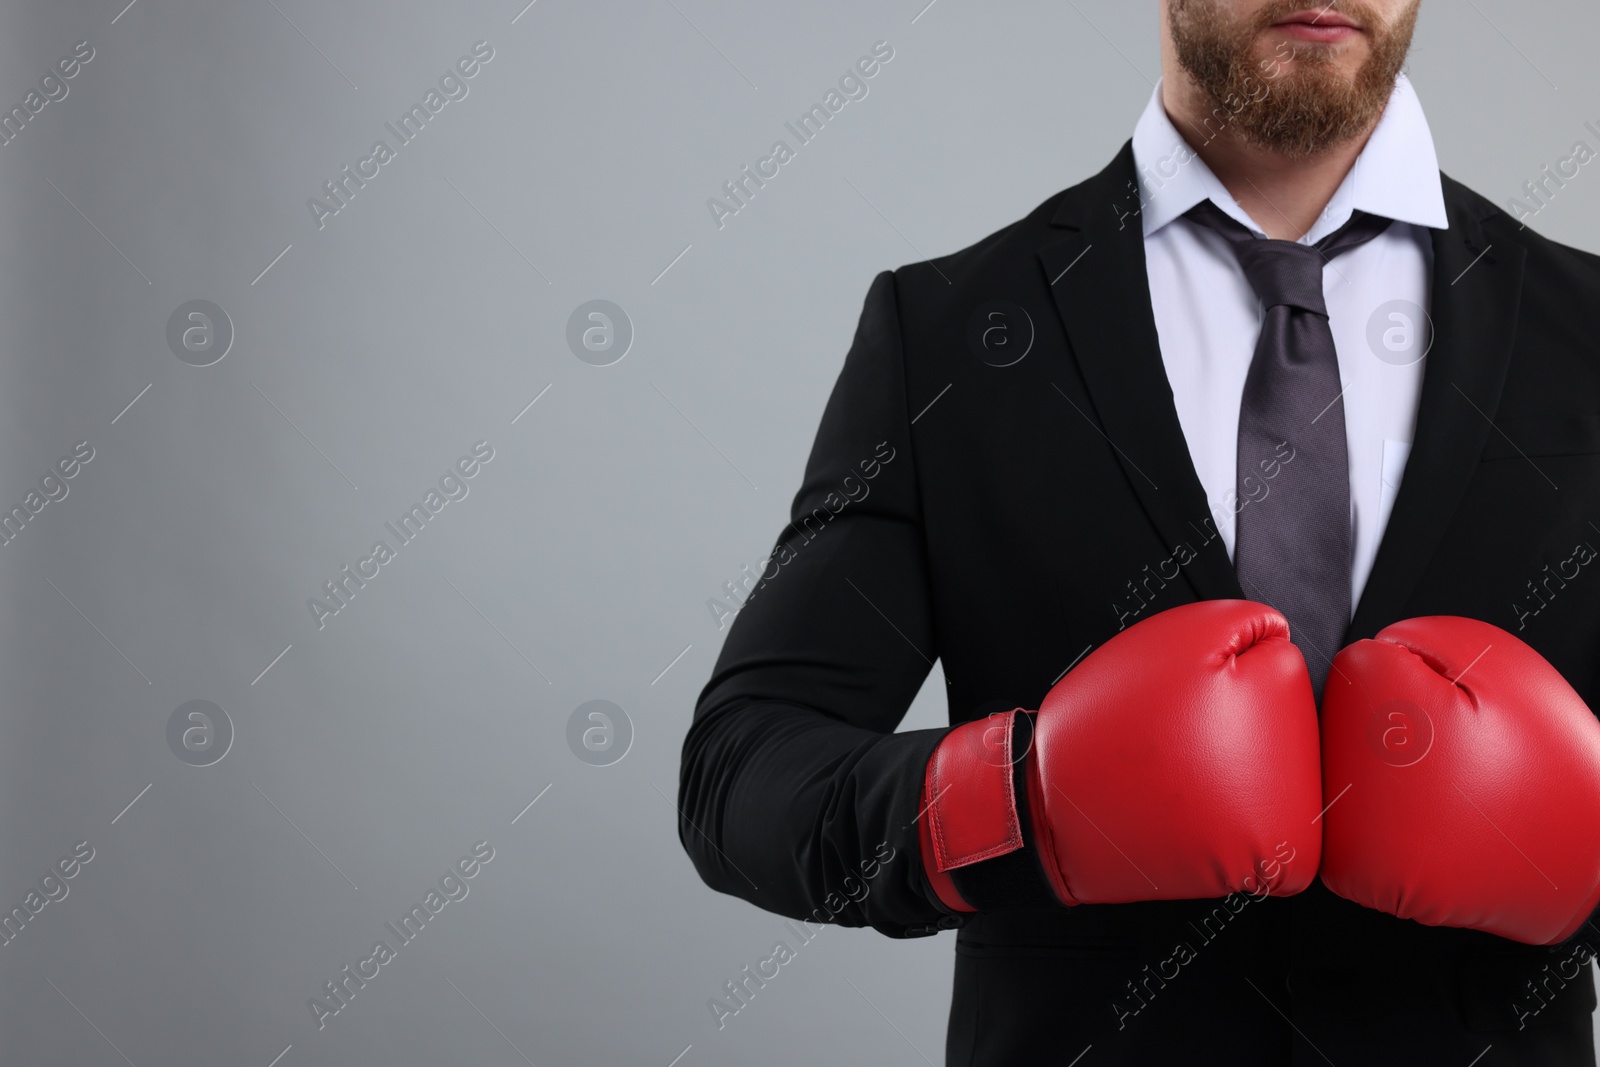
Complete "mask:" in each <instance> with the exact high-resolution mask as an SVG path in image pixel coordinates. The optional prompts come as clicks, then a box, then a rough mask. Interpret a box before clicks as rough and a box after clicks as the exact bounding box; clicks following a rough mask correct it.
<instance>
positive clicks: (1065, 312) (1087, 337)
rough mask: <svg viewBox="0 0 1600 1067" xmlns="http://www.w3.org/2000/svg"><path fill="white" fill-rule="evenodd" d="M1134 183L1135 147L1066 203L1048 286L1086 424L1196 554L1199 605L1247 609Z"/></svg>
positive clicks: (1150, 509) (1156, 516)
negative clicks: (1181, 402) (1158, 305)
mask: <svg viewBox="0 0 1600 1067" xmlns="http://www.w3.org/2000/svg"><path fill="white" fill-rule="evenodd" d="M1134 177H1135V171H1134V161H1133V142H1132V141H1131V140H1130V141H1128V142H1127V143H1125V144H1124V145H1123V147H1122V151H1121V152H1119V153H1118V154H1117V157H1116V158H1115V159H1114V160H1112V162H1111V164H1110V165H1109V166H1107V167H1106V169H1105V170H1103V171H1101V172H1100V173H1099V174H1097V175H1095V176H1094V177H1093V178H1090V179H1089V180H1087V181H1085V182H1083V183H1081V184H1080V185H1078V186H1076V187H1074V188H1073V189H1070V190H1068V191H1067V193H1066V194H1065V195H1064V196H1063V197H1062V199H1061V203H1060V205H1059V206H1058V208H1057V210H1056V213H1055V216H1054V217H1053V218H1052V220H1051V225H1052V227H1055V228H1058V229H1060V230H1061V231H1062V237H1061V239H1060V240H1059V241H1056V242H1054V243H1051V244H1047V245H1046V246H1045V247H1043V248H1042V249H1040V252H1039V259H1040V262H1041V263H1042V264H1043V266H1044V269H1045V284H1046V285H1048V286H1049V288H1050V293H1051V296H1052V297H1053V299H1054V300H1055V304H1056V308H1057V310H1058V311H1059V312H1060V314H1061V320H1062V325H1063V327H1064V328H1065V330H1066V334H1067V338H1068V341H1069V343H1070V346H1071V348H1072V354H1073V356H1074V357H1076V359H1077V364H1078V369H1079V371H1080V372H1081V373H1082V375H1083V380H1084V383H1085V384H1086V386H1087V388H1088V392H1089V400H1090V404H1091V406H1092V410H1091V411H1084V412H1082V416H1084V417H1089V418H1095V417H1098V422H1099V429H1100V430H1101V432H1102V433H1103V434H1104V435H1105V437H1106V439H1107V440H1108V441H1109V442H1110V443H1111V445H1112V447H1113V449H1114V450H1115V451H1116V454H1117V457H1118V461H1119V462H1120V464H1121V465H1122V470H1123V473H1124V475H1125V476H1126V477H1127V479H1128V482H1129V484H1130V485H1131V486H1132V488H1133V491H1134V492H1135V494H1137V496H1138V498H1139V502H1140V504H1141V505H1142V507H1143V509H1144V512H1145V515H1146V516H1147V517H1148V519H1149V520H1150V522H1151V523H1152V524H1153V525H1154V526H1155V528H1156V530H1157V531H1158V532H1159V533H1160V535H1161V539H1162V541H1163V542H1164V543H1165V545H1166V546H1167V547H1168V548H1169V549H1175V548H1176V547H1177V546H1178V545H1179V544H1180V543H1186V544H1188V545H1189V546H1191V547H1192V548H1194V549H1195V550H1196V552H1197V555H1196V557H1195V558H1194V559H1193V560H1192V561H1191V562H1190V563H1188V564H1187V565H1186V566H1184V567H1183V568H1182V570H1183V574H1184V575H1185V576H1186V578H1187V579H1188V582H1189V584H1190V586H1191V587H1192V588H1193V589H1194V593H1195V596H1196V598H1197V599H1200V600H1228V599H1242V598H1243V596H1244V593H1243V592H1242V590H1241V589H1240V588H1239V583H1238V579H1237V578H1235V576H1234V573H1233V564H1232V563H1231V562H1230V561H1229V559H1228V551H1227V547H1226V546H1225V545H1224V544H1223V542H1222V538H1221V537H1220V536H1218V535H1217V534H1216V529H1215V523H1214V520H1211V509H1210V507H1209V506H1208V505H1207V503H1206V497H1205V490H1204V488H1203V487H1202V486H1201V484H1200V478H1199V475H1198V474H1196V473H1195V469H1194V463H1193V461H1192V460H1191V459H1190V456H1189V445H1188V442H1187V441H1186V440H1185V439H1184V436H1183V426H1182V424H1181V423H1180V422H1179V421H1178V411H1177V408H1176V407H1175V406H1174V405H1173V402H1172V388H1171V386H1170V385H1169V384H1168V381H1167V371H1166V367H1165V365H1164V364H1163V362H1162V359H1161V349H1160V341H1159V338H1158V336H1157V334H1156V324H1155V314H1154V312H1153V311H1152V309H1151V304H1150V283H1149V278H1148V275H1147V274H1146V271H1145V256H1144V234H1143V230H1142V228H1141V224H1140V218H1139V214H1138V211H1137V209H1138V195H1137V193H1135V192H1134V191H1133V189H1134V188H1135V187H1134V185H1133V184H1132V183H1133V182H1134ZM1063 408H1064V411H1063V415H1062V417H1063V418H1066V419H1077V418H1079V417H1080V415H1079V414H1078V413H1075V412H1073V411H1071V410H1070V409H1067V408H1066V405H1065V402H1064V403H1063ZM1407 481H1409V479H1407ZM1208 523H1210V524H1209V525H1208Z"/></svg>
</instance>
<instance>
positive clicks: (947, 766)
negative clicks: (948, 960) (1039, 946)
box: [919, 708, 1062, 912]
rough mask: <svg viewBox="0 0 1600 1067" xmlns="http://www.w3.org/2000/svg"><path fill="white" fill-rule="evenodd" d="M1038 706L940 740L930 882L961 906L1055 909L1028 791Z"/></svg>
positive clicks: (931, 798)
mask: <svg viewBox="0 0 1600 1067" xmlns="http://www.w3.org/2000/svg"><path fill="white" fill-rule="evenodd" d="M1034 714H1035V713H1033V712H1028V711H1024V710H1023V709H1021V708H1014V709H1012V710H1011V711H1007V712H1001V713H998V714H995V715H991V716H988V717H987V718H985V719H979V720H975V721H973V722H969V723H963V724H962V725H961V726H958V727H956V728H955V729H954V730H952V731H951V733H950V734H949V735H947V736H946V737H945V739H944V740H943V741H941V742H940V744H939V747H938V748H936V749H935V750H934V753H933V756H932V757H931V758H930V759H929V761H928V769H927V772H926V774H925V776H924V780H923V809H924V815H923V818H922V820H921V827H920V828H919V829H920V833H921V841H922V849H923V866H924V871H925V872H926V874H927V876H928V882H929V885H930V886H931V887H932V888H933V890H934V891H935V893H936V894H937V895H938V897H939V899H940V900H941V901H942V902H943V903H944V904H945V905H946V906H947V907H949V908H951V909H952V910H954V911H962V912H971V911H1002V910H1005V911H1010V910H1019V909H1021V910H1037V909H1053V908H1057V907H1060V906H1061V903H1062V901H1061V899H1060V898H1059V897H1058V895H1057V894H1056V893H1055V892H1053V891H1052V889H1051V886H1050V882H1049V881H1048V880H1047V879H1046V876H1045V872H1044V868H1043V867H1042V866H1041V864H1040V862H1039V853H1038V850H1037V849H1036V848H1035V847H1034V845H1033V830H1034V826H1033V820H1032V818H1031V816H1030V807H1031V805H1030V804H1029V801H1028V798H1027V788H1028V775H1027V767H1028V762H1029V751H1030V749H1031V747H1032V741H1033V726H1034Z"/></svg>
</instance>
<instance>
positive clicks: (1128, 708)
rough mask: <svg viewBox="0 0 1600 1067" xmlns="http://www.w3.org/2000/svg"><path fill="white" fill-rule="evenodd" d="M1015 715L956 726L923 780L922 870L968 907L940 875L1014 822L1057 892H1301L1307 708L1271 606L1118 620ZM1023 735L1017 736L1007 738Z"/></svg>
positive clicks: (1305, 854)
mask: <svg viewBox="0 0 1600 1067" xmlns="http://www.w3.org/2000/svg"><path fill="white" fill-rule="evenodd" d="M1023 714H1025V712H1023V711H1021V710H1020V709H1018V710H1016V711H1012V712H1007V713H1004V714H1003V715H998V716H990V717H989V718H988V719H985V720H978V721H975V722H970V723H966V724H963V725H961V726H958V727H956V728H955V729H954V730H952V731H951V732H950V733H949V734H948V735H946V737H945V738H944V739H943V740H942V741H941V742H940V744H939V746H938V748H937V749H935V751H934V753H933V756H932V758H931V759H930V760H929V762H928V767H927V771H926V774H925V776H924V788H923V805H924V815H923V817H922V819H921V820H920V822H921V827H920V830H921V834H922V857H923V869H924V871H925V872H926V873H927V875H928V880H929V883H930V884H931V885H932V886H933V888H934V890H935V892H936V893H937V895H938V896H939V898H940V899H941V900H942V901H944V903H945V904H946V905H947V906H949V907H950V908H952V909H953V910H956V911H973V910H975V909H974V908H973V907H972V905H971V904H969V903H967V902H966V900H965V899H963V898H962V896H961V894H960V892H959V891H958V890H957V888H956V886H955V884H954V882H953V880H952V878H951V876H950V873H949V872H951V871H952V870H955V869H958V868H961V867H965V866H968V865H970V864H975V863H979V862H981V861H983V860H986V859H992V858H996V857H999V856H1003V855H1005V854H1007V853H1010V852H1013V851H1016V850H1017V849H1020V848H1022V847H1023V845H1024V843H1025V842H1024V834H1023V827H1022V817H1021V815H1020V813H1019V805H1018V802H1017V800H1018V798H1017V797H1016V788H1017V787H1016V785H1015V779H1014V777H1013V769H1012V768H1013V763H1014V762H1015V761H1017V760H1021V761H1024V767H1023V771H1024V780H1025V783H1026V789H1027V803H1026V809H1027V813H1028V814H1027V818H1028V820H1029V823H1030V829H1031V830H1032V838H1033V844H1034V847H1035V848H1036V850H1037V854H1038V857H1039V864H1040V866H1041V867H1042V868H1043V871H1044V876H1045V880H1046V881H1047V882H1048V883H1049V885H1050V888H1051V891H1052V892H1053V894H1054V896H1055V897H1056V899H1057V900H1059V901H1060V902H1061V903H1062V904H1068V905H1071V904H1120V903H1127V902H1131V901H1141V900H1190V899H1209V898H1215V897H1223V896H1227V895H1229V894H1230V893H1234V892H1238V891H1241V890H1243V891H1246V892H1250V893H1252V894H1253V895H1257V896H1260V895H1262V894H1263V893H1264V892H1265V891H1267V890H1270V891H1271V892H1273V893H1276V894H1279V895H1290V894H1294V893H1298V892H1300V891H1301V890H1302V889H1304V888H1305V887H1306V886H1307V885H1309V884H1310V883H1311V880H1312V878H1313V877H1314V875H1315V872H1316V869H1317V864H1318V861H1319V859H1320V855H1321V846H1322V837H1321V828H1320V826H1319V824H1318V823H1317V822H1316V821H1315V820H1316V817H1317V813H1318V811H1319V810H1320V808H1321V806H1322V800H1321V775H1320V762H1319V754H1318V743H1317V709H1316V702H1315V700H1314V698H1313V696H1312V691H1311V679H1310V677H1309V675H1308V674H1307V673H1306V666H1305V660H1304V659H1303V658H1302V657H1301V655H1300V650H1299V649H1297V648H1296V647H1295V646H1294V645H1293V644H1291V643H1290V641H1289V626H1288V623H1287V622H1286V621H1285V620H1284V617H1283V616H1282V615H1281V614H1279V613H1278V612H1276V611H1274V610H1273V609H1271V608H1269V607H1266V606H1265V605H1262V604H1256V603H1252V602H1249V601H1244V600H1211V601H1203V602H1200V603H1195V604H1186V605H1183V606H1181V607H1176V608H1172V609H1170V610H1167V611H1163V612H1161V613H1160V614H1158V615H1154V616H1152V617H1151V618H1148V619H1145V620H1144V621H1142V622H1139V623H1137V624H1135V625H1134V626H1131V627H1129V628H1128V629H1126V630H1124V631H1122V632H1121V633H1119V634H1117V635H1116V636H1115V637H1113V638H1111V639H1110V640H1109V641H1107V642H1106V643H1105V644H1104V645H1103V646H1101V647H1100V648H1099V649H1096V650H1095V651H1094V652H1093V653H1091V654H1090V655H1089V656H1088V657H1087V658H1086V659H1084V661H1083V662H1082V663H1081V664H1080V665H1079V666H1078V667H1077V668H1076V669H1074V670H1073V671H1071V672H1070V673H1069V674H1067V675H1066V677H1064V678H1062V679H1061V680H1060V681H1059V682H1057V683H1056V685H1055V687H1054V688H1052V689H1051V690H1050V692H1049V694H1048V695H1047V696H1046V697H1045V699H1044V703H1043V704H1042V705H1041V706H1040V708H1039V711H1038V715H1037V720H1036V723H1035V727H1034V732H1033V737H1032V743H1031V745H1029V746H1028V747H1027V751H1026V752H1013V751H1012V750H1011V746H1012V737H1013V720H1014V717H1015V716H1018V715H1023ZM1024 736H1025V735H1024Z"/></svg>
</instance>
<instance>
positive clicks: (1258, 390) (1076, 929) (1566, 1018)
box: [679, 0, 1600, 1067]
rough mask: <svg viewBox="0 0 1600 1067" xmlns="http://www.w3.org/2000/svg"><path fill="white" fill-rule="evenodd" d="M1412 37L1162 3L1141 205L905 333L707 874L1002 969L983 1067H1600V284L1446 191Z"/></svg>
mask: <svg viewBox="0 0 1600 1067" xmlns="http://www.w3.org/2000/svg"><path fill="white" fill-rule="evenodd" d="M1419 7H1420V0H1332V2H1330V3H1327V4H1324V5H1317V6H1310V7H1308V6H1305V5H1303V4H1297V3H1295V2H1293V0H1164V2H1163V3H1162V5H1161V28H1162V41H1161V59H1162V78H1161V80H1160V82H1159V83H1158V84H1157V85H1156V87H1155V90H1154V92H1153V93H1152V94H1151V96H1150V100H1149V103H1148V105H1147V107H1146V108H1145V111H1144V113H1143V115H1142V117H1141V118H1140V119H1139V122H1138V124H1137V126H1136V127H1135V129H1134V131H1133V136H1132V138H1131V139H1130V140H1129V141H1128V142H1127V143H1126V144H1125V145H1124V146H1123V148H1122V150H1121V151H1120V152H1119V153H1118V154H1117V156H1116V158H1115V159H1113V160H1112V161H1111V163H1110V164H1109V165H1108V166H1107V167H1106V168H1105V169H1104V170H1102V171H1101V172H1100V173H1099V174H1097V175H1095V176H1093V177H1091V178H1089V179H1087V180H1085V181H1083V182H1081V183H1080V184H1078V185H1075V186H1073V187H1072V188H1070V189H1067V190H1066V191H1064V192H1061V193H1059V194H1057V195H1055V196H1053V197H1051V198H1050V199H1049V200H1047V201H1045V202H1044V203H1043V204H1041V205H1040V206H1039V207H1038V208H1037V209H1035V210H1034V211H1033V212H1032V213H1031V214H1029V215H1028V216H1027V217H1025V218H1023V219H1020V220H1019V221H1017V222H1015V223H1013V224H1012V225H1010V226H1007V227H1006V228H1004V229H1002V230H1000V231H998V232H996V233H994V234H992V235H990V236H989V237H986V238H984V239H983V240H982V241H979V242H978V243H976V244H974V245H972V246H971V247H969V248H966V249H964V250H962V251H959V252H956V253H954V254H952V255H948V256H945V257H942V258H939V259H935V260H931V261H928V262H924V263H915V264H911V265H908V266H904V267H901V268H899V269H897V270H893V271H885V272H883V273H881V274H880V275H878V277H877V278H876V280H875V281H874V282H873V284H872V286H871V288H870V290H869V292H868V294H867V298H866V305H865V307H864V309H863V311H862V314H861V319H860V324H859V326H858V329H857V332H856V336H855V340H854V343H853V344H852V346H851V348H850V351H849V354H848V355H847V357H846V359H845V363H844V367H843V370H842V371H841V372H840V375H839V378H838V381H837V384H836V385H835V387H834V391H833V394H832V396H831V398H830V400H829V402H828V405H827V408H826V410H825V411H824V413H823V415H822V419H821V425H820V428H819V429H818V432H817V436H816V442H815V445H814V446H813V449H812V452H811V456H810V461H809V463H808V465H807V467H806V472H805V477H804V480H803V482H802V484H801V487H800V489H799V491H798V493H797V494H796V496H795V499H794V506H793V510H792V514H791V521H790V523H789V525H788V526H787V527H786V528H785V529H784V531H783V532H782V534H781V535H780V537H779V539H778V541H777V542H776V545H775V547H774V551H773V556H772V562H773V564H774V566H773V567H772V568H771V569H770V570H763V571H762V572H761V573H760V575H759V576H751V578H750V581H748V582H747V583H746V588H747V590H748V593H747V596H746V599H745V601H744V604H743V606H742V607H741V609H740V610H739V613H738V615H737V617H736V619H735V622H734V624H733V627H732V629H731V630H730V632H729V634H728V637H727V640H726V642H725V644H724V646H723V649H722V652H721V654H720V657H719V659H718V661H717V664H716V667H715V670H714V672H713V674H712V676H711V678H710V680H709V681H708V682H707V684H706V686H705V688H704V689H703V690H702V692H701V694H700V699H699V703H698V706H697V708H696V711H695V717H694V723H693V725H692V726H691V728H690V730H689V732H688V735H687V737H686V739H685V742H684V748H683V767H682V776H681V781H680V788H679V800H680V810H681V812H682V820H681V822H680V826H679V833H680V838H681V840H682V842H683V844H684V847H685V848H686V849H687V850H688V852H689V854H690V855H691V857H692V858H693V860H694V862H695V865H696V867H697V869H698V870H699V872H700V874H701V876H702V878H704V880H705V881H706V882H707V883H708V884H709V885H711V886H712V887H714V888H716V889H719V890H721V891H723V892H727V893H731V894H736V895H738V896H741V897H743V898H745V899H747V900H749V901H752V902H754V903H756V904H758V905H759V906H761V907H763V908H767V909H770V910H772V911H775V912H779V913H781V914H784V915H788V916H791V917H794V918H798V919H810V920H812V921H816V922H837V923H840V924H843V925H851V926H871V927H873V928H875V929H877V930H878V931H880V932H882V933H884V934H886V935H888V936H891V937H916V936H924V935H930V934H936V933H937V932H939V931H941V930H956V931H958V932H957V934H956V946H955V947H956V964H955V976H954V982H955V984H954V995H953V1000H952V1005H951V1014H950V1024H949V1033H948V1040H947V1046H946V1063H948V1064H951V1065H957V1064H962V1065H975V1064H1030V1065H1031V1064H1046V1063H1049V1064H1063V1065H1065V1064H1080V1063H1081V1064H1082V1065H1083V1067H1102V1065H1111V1064H1177V1063H1184V1064H1210V1063H1217V1064H1221V1063H1229V1064H1234V1063H1249V1064H1254V1065H1268V1064H1273V1065H1276V1064H1323V1063H1333V1064H1339V1065H1341V1067H1343V1065H1346V1064H1350V1065H1355V1064H1359V1065H1363V1067H1372V1065H1388V1064H1394V1065H1406V1067H1411V1065H1415V1064H1459V1065H1461V1067H1468V1065H1482V1067H1491V1065H1493V1064H1519V1065H1528V1064H1563V1065H1568V1064H1588V1065H1593V1064H1594V1063H1595V1051H1594V1039H1593V1030H1592V1018H1591V1016H1592V1013H1593V1011H1594V1008H1595V990H1594V982H1593V978H1592V973H1593V972H1592V969H1591V966H1590V961H1591V959H1592V958H1593V957H1594V955H1595V949H1594V948H1593V947H1592V946H1593V945H1600V925H1597V924H1596V922H1595V921H1594V913H1595V909H1596V906H1597V905H1600V721H1597V720H1596V717H1595V715H1594V712H1593V711H1592V710H1591V709H1592V708H1593V707H1594V706H1596V686H1597V683H1600V671H1597V668H1600V597H1596V596H1593V595H1589V594H1587V593H1585V592H1584V591H1583V589H1582V586H1581V583H1582V582H1583V580H1584V578H1583V577H1582V572H1581V568H1582V566H1583V564H1585V563H1587V562H1589V561H1591V560H1592V559H1593V558H1594V556H1595V550H1594V549H1593V548H1592V547H1589V543H1590V541H1591V540H1592V539H1593V538H1594V536H1595V530H1596V529H1600V527H1595V526H1594V525H1593V520H1600V356H1597V347H1600V345H1597V342H1596V340H1595V338H1596V337H1600V257H1596V256H1594V255H1591V254H1589V253H1587V252H1583V251H1579V250H1577V249H1573V248H1569V247H1566V246H1563V245H1560V244H1557V243H1556V242H1554V241H1550V240H1548V239H1546V238H1544V237H1541V236H1540V235H1538V234H1536V233H1534V232H1532V231H1530V230H1526V229H1523V228H1520V227H1519V226H1518V224H1517V220H1515V219H1513V218H1511V217H1510V216H1508V215H1507V214H1506V213H1505V212H1504V211H1502V210H1500V209H1499V208H1497V207H1496V206H1494V205H1493V204H1491V203H1490V202H1488V201H1487V200H1485V199H1484V198H1482V197H1481V196H1478V195H1477V194H1475V193H1473V192H1472V191H1471V190H1469V189H1467V188H1466V187H1465V186H1463V185H1461V184H1460V183H1459V182H1457V181H1455V180H1454V179H1452V178H1450V177H1448V176H1446V175H1443V174H1441V173H1440V171H1439V167H1438V161H1437V158H1436V156H1435V153H1434V147H1433V140H1432V136H1431V134H1430V132H1429V128H1428V124H1427V121H1426V119H1425V118H1424V116H1423V111H1422V107H1421V104H1420V102H1419V100H1418V97H1417V94H1416V92H1415V91H1414V89H1413V87H1412V85H1411V83H1410V81H1409V80H1408V78H1407V77H1406V76H1405V74H1404V73H1403V72H1402V66H1403V63H1404V60H1405V58H1406V55H1407V52H1408V50H1409V48H1410V45H1411V39H1412V33H1413V30H1414V28H1415V26H1416V23H1417V18H1418V10H1419ZM1569 586H1574V587H1576V588H1570V589H1569V588H1568V587H1569ZM935 660H938V661H940V662H941V664H942V666H943V671H944V676H945V680H946V683H947V695H948V702H949V712H950V725H949V726H948V727H941V728H937V729H927V730H908V731H899V732H896V730H895V727H896V726H897V724H898V723H899V722H900V721H901V719H902V718H903V716H904V714H905V711H906V709H907V707H908V705H909V704H910V703H911V701H912V699H913V698H914V697H915V695H916V693H917V691H918V689H919V687H920V686H921V684H922V682H923V680H924V678H925V677H926V676H927V674H928V672H929V670H930V669H931V667H932V665H933V663H934V661H935Z"/></svg>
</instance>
